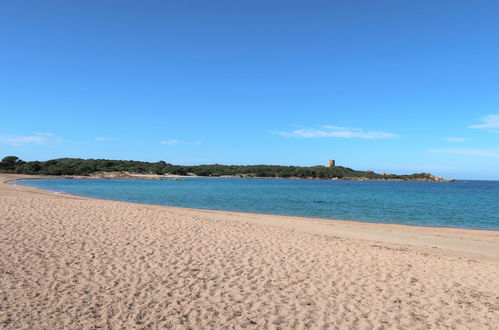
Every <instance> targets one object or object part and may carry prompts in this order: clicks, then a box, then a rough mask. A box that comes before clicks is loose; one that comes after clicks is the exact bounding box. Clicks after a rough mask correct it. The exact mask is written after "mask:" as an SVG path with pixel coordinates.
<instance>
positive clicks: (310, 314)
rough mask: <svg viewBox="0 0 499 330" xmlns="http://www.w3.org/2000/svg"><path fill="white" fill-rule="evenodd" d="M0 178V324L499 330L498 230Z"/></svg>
mask: <svg viewBox="0 0 499 330" xmlns="http://www.w3.org/2000/svg"><path fill="white" fill-rule="evenodd" d="M23 177H26V176H15V175H2V174H0V327H1V328H8V329H9V328H30V329H63V328H64V329H72V328H84V329H90V328H98V327H103V328H146V327H153V328H157V327H166V328H176V329H188V328H193V329H211V328H216V329H223V328H231V329H232V328H237V329H239V328H249V329H256V328H258V329H261V328H270V329H291V328H298V329H303V328H311V329H320V328H352V329H371V328H377V329H397V328H404V329H407V328H411V329H426V328H432V329H438V328H447V327H450V328H462V329H494V328H495V329H498V328H499V289H498V288H499V232H495V231H478V230H459V229H449V228H419V227H409V226H398V225H381V224H364V223H357V222H347V221H332V220H312V219H304V218H294V217H284V216H270V215H254V214H244V213H236V212H218V211H203V210H190V209H182V208H173V207H163V206H151V205H141V204H132V203H124V202H114V201H105V200H96V199H89V198H81V197H75V196H69V195H61V194H53V193H49V192H44V191H42V190H38V189H35V188H29V187H22V186H13V185H7V184H5V183H4V182H5V181H7V180H14V179H19V178H23Z"/></svg>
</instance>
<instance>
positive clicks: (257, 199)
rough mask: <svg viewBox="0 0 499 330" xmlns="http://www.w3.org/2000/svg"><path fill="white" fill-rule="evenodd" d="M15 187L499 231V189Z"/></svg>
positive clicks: (352, 184) (455, 185)
mask: <svg viewBox="0 0 499 330" xmlns="http://www.w3.org/2000/svg"><path fill="white" fill-rule="evenodd" d="M14 184H18V185H27V186H33V187H38V188H42V189H47V190H51V191H56V192H63V193H70V194H74V195H79V196H85V197H94V198H102V199H110V200H118V201H127V202H135V203H145V204H158V205H168V206H180V207H189V208H198V209H211V210H226V211H241V212H251V213H265V214H281V215H292V216H302V217H313V218H325V219H340V220H356V221H364V222H377V223H398V224H408V225H417V226H444V227H457V228H477V229H492V230H499V181H458V182H451V183H442V182H386V181H385V182H383V181H366V182H360V181H323V180H286V179H232V178H230V179H229V178H186V179H184V180H183V181H156V180H135V179H133V180H123V179H120V180H113V179H42V180H23V181H17V182H15V183H14Z"/></svg>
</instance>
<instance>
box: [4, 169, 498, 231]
mask: <svg viewBox="0 0 499 330" xmlns="http://www.w3.org/2000/svg"><path fill="white" fill-rule="evenodd" d="M8 175H10V174H8ZM15 175H16V176H17V175H18V176H23V177H22V178H16V179H9V180H7V181H1V180H2V179H1V176H2V173H0V182H3V183H9V184H10V183H11V182H15V181H22V180H35V179H40V180H43V179H67V178H68V177H60V176H38V175H35V176H31V175H29V174H15ZM172 177H177V176H172ZM180 177H189V176H180ZM198 177H199V178H204V177H200V176H198ZM71 178H74V179H80V177H71ZM206 178H211V177H206ZM214 178H218V177H214ZM81 179H106V178H81ZM256 179H258V178H256ZM262 179H266V178H262ZM274 179H277V178H274ZM117 180H121V179H117ZM290 180H294V179H290ZM297 180H302V179H297ZM373 181H375V180H373ZM382 181H386V180H382ZM415 182H423V181H415ZM21 186H22V187H29V188H33V189H37V190H40V191H44V192H48V193H51V194H57V195H67V196H72V197H80V198H89V199H97V200H106V201H114V202H123V203H132V204H140V205H149V206H163V207H171V208H176V209H181V210H192V211H208V212H221V213H223V214H227V213H231V214H241V215H245V214H247V215H260V216H276V217H288V218H293V219H301V220H305V221H308V220H319V221H335V222H342V223H357V224H367V225H369V224H372V225H381V226H395V227H396V226H401V227H410V228H412V227H416V228H422V229H425V228H426V229H427V230H446V229H451V230H465V231H480V232H492V233H497V234H498V235H499V229H497V230H494V229H484V228H462V227H451V226H448V227H445V226H424V225H416V224H415V225H412V224H401V223H384V222H369V221H361V220H345V219H332V218H331V219H330V218H319V217H317V218H314V217H304V216H295V215H284V214H272V213H252V212H243V211H229V210H217V209H198V208H190V207H181V206H174V205H161V204H147V203H140V202H127V201H121V200H114V199H104V198H96V197H85V196H80V195H74V194H71V193H67V192H54V191H51V190H46V189H41V188H37V187H31V186H24V185H21Z"/></svg>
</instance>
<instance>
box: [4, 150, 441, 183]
mask: <svg viewBox="0 0 499 330" xmlns="http://www.w3.org/2000/svg"><path fill="white" fill-rule="evenodd" d="M122 171H126V172H130V173H142V174H146V173H153V174H160V175H163V174H173V175H188V174H190V173H192V174H195V175H199V176H247V177H266V178H290V177H294V178H316V179H333V178H338V179H344V178H368V179H384V180H394V179H398V180H424V179H429V178H432V176H431V175H430V174H428V173H417V174H411V175H396V174H377V173H374V172H372V171H355V170H352V169H351V168H348V167H343V166H335V167H330V168H329V167H325V166H312V167H300V166H277V165H247V166H243V165H219V164H213V165H197V166H181V165H172V164H169V163H166V162H164V161H159V162H156V163H150V162H139V161H132V160H107V159H80V158H59V159H52V160H48V161H44V162H40V161H33V162H25V161H23V160H21V159H19V158H18V157H16V156H7V157H5V158H3V159H2V161H1V162H0V172H4V173H17V174H41V175H84V176H86V175H90V174H92V173H97V172H122Z"/></svg>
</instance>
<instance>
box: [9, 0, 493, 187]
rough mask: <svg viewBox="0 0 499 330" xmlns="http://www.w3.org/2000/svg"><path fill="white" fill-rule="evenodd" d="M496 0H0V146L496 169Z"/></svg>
mask: <svg viewBox="0 0 499 330" xmlns="http://www.w3.org/2000/svg"><path fill="white" fill-rule="evenodd" d="M498 17H499V2H498V1H497V0H494V1H459V0H457V1H456V0H449V1H395V0H394V1H346V0H345V1H334V0H328V1H289V0H288V1H272V0H267V1H159V0H158V1H126V0H120V1H76V0H75V1H50V0H48V1H28V0H25V1H24V0H23V1H2V2H1V4H0V73H1V74H0V111H1V117H0V118H1V120H0V157H3V156H6V155H17V156H19V157H20V158H22V159H24V160H47V159H51V158H58V157H81V158H109V159H135V160H145V161H157V160H165V161H167V162H171V163H174V164H206V163H222V164H283V165H291V164H293V165H316V164H325V163H326V161H327V159H336V161H337V164H339V165H344V166H348V167H352V168H355V169H372V170H375V171H381V172H395V173H412V172H421V171H425V172H432V173H434V174H438V175H443V176H446V177H453V178H468V179H499V60H498V59H499V19H498Z"/></svg>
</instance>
